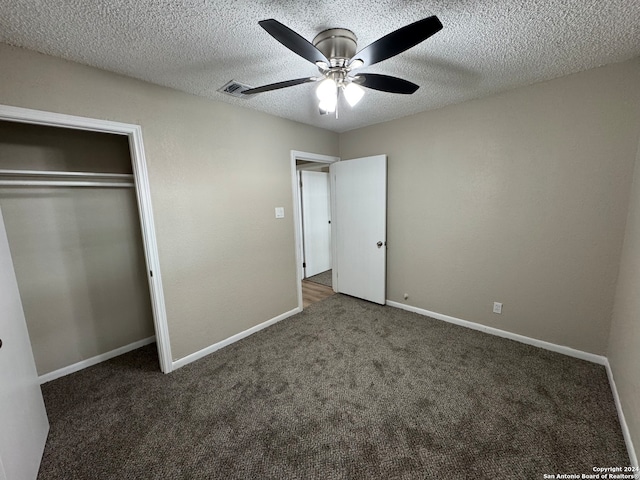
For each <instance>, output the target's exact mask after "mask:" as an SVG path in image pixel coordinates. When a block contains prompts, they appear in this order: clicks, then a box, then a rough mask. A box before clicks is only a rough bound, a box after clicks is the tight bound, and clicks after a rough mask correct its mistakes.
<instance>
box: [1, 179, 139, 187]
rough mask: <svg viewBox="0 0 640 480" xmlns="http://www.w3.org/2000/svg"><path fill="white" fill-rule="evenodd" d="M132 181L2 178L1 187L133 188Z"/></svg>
mask: <svg viewBox="0 0 640 480" xmlns="http://www.w3.org/2000/svg"><path fill="white" fill-rule="evenodd" d="M134 186H135V184H134V183H131V182H64V181H53V180H51V181H47V180H31V181H30V180H0V187H116V188H117V187H121V188H133V187H134Z"/></svg>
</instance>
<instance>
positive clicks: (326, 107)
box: [318, 97, 338, 113]
mask: <svg viewBox="0 0 640 480" xmlns="http://www.w3.org/2000/svg"><path fill="white" fill-rule="evenodd" d="M337 105H338V97H336V98H335V99H325V100H320V103H319V104H318V108H319V109H320V113H323V112H326V113H333V112H335V111H336V106H337Z"/></svg>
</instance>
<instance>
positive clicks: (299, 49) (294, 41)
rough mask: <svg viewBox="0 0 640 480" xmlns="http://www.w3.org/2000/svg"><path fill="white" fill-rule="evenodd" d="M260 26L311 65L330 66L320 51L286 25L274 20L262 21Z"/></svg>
mask: <svg viewBox="0 0 640 480" xmlns="http://www.w3.org/2000/svg"><path fill="white" fill-rule="evenodd" d="M258 24H259V25H260V26H261V27H262V28H264V29H265V30H266V31H267V33H269V35H271V36H272V37H273V38H275V39H276V40H277V41H279V42H280V43H281V44H282V45H284V46H285V47H287V48H288V49H289V50H291V51H292V52H294V53H297V54H298V55H300V56H301V57H302V58H304V59H306V60H309V61H310V62H311V63H316V62H324V63H326V64H327V65H329V60H328V59H327V57H325V56H324V55H323V54H322V52H321V51H320V50H318V49H317V48H316V47H314V46H313V44H312V43H311V42H309V41H307V40H305V39H304V38H303V37H301V36H300V35H298V34H297V33H296V32H294V31H293V30H291V29H290V28H289V27H287V26H286V25H283V24H282V23H280V22H279V21H277V20H274V19H273V18H270V19H269V20H262V21H260V22H258Z"/></svg>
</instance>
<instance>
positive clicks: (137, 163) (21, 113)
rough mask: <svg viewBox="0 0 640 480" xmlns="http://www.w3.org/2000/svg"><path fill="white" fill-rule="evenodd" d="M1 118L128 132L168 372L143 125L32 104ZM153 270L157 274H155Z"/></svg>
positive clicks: (7, 110) (5, 110) (2, 110)
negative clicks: (77, 114)
mask: <svg viewBox="0 0 640 480" xmlns="http://www.w3.org/2000/svg"><path fill="white" fill-rule="evenodd" d="M0 120H5V121H9V122H19V123H29V124H35V125H46V126H50V127H62V128H72V129H77V130H87V131H92V132H102V133H113V134H116V135H126V136H127V137H128V138H129V149H130V151H131V164H132V167H133V178H134V181H135V184H136V196H137V199H138V211H139V214H140V225H141V230H142V243H143V246H144V252H145V259H146V262H147V269H148V271H149V274H148V275H147V277H148V280H149V289H150V295H151V308H152V311H153V323H154V326H155V330H156V341H157V344H158V356H159V361H160V369H161V370H162V371H163V372H164V373H169V372H171V366H172V362H171V345H170V343H169V328H168V325H167V312H166V308H165V304H164V293H163V290H162V277H161V275H160V261H159V259H158V245H157V241H156V235H155V224H154V220H153V208H152V206H151V192H150V187H149V177H148V174H147V164H146V158H145V154H144V143H143V141H142V128H141V127H140V125H134V124H129V123H120V122H112V121H109V120H99V119H95V118H86V117H77V116H74V115H66V114H62V113H53V112H45V111H42V110H32V109H29V108H21V107H12V106H8V105H0ZM151 272H153V275H151Z"/></svg>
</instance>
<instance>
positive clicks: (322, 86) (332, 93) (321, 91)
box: [316, 77, 338, 103]
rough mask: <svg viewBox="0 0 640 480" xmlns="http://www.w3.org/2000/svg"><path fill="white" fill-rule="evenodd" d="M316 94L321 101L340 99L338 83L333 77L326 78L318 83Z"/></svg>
mask: <svg viewBox="0 0 640 480" xmlns="http://www.w3.org/2000/svg"><path fill="white" fill-rule="evenodd" d="M316 95H317V97H318V100H320V101H321V102H323V101H326V102H334V103H335V102H336V101H337V99H338V84H337V83H336V81H335V80H334V79H333V78H331V77H328V78H325V79H324V80H322V81H321V82H320V83H319V84H318V88H316Z"/></svg>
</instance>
